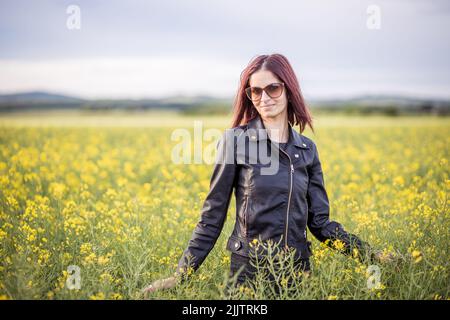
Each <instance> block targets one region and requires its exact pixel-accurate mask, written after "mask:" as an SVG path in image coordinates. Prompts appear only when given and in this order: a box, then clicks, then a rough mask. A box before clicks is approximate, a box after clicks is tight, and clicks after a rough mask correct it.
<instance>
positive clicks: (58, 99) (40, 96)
mask: <svg viewBox="0 0 450 320" xmlns="http://www.w3.org/2000/svg"><path fill="white" fill-rule="evenodd" d="M83 101H84V100H83V99H80V98H75V97H69V96H64V95H60V94H54V93H48V92H40V91H34V92H24V93H15V94H4V95H0V104H7V103H11V104H14V103H18V104H23V103H80V102H83Z"/></svg>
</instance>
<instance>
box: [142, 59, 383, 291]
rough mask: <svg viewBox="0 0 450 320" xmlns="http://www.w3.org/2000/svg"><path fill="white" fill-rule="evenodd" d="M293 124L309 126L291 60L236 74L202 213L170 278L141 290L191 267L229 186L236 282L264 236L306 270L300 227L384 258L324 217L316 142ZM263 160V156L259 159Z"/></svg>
mask: <svg viewBox="0 0 450 320" xmlns="http://www.w3.org/2000/svg"><path fill="white" fill-rule="evenodd" d="M292 125H299V127H300V133H302V132H303V131H304V130H305V128H306V126H309V127H310V128H311V130H313V125H312V118H311V115H310V112H309V110H308V108H307V106H306V105H305V102H304V99H303V96H302V94H301V91H300V87H299V83H298V80H297V77H296V75H295V73H294V71H293V69H292V67H291V65H290V63H289V62H288V60H287V59H286V57H284V56H283V55H280V54H272V55H261V56H258V57H256V58H255V59H253V60H252V61H251V62H250V64H249V65H248V66H247V67H246V68H245V70H244V71H243V72H242V74H241V83H240V87H239V90H238V93H237V96H236V100H235V105H234V117H233V125H232V129H228V130H226V132H225V134H224V136H223V137H222V139H221V143H220V148H219V150H218V158H217V162H216V164H215V167H214V171H213V174H212V177H211V184H210V190H209V193H208V195H207V197H206V199H205V202H204V205H203V209H202V212H201V218H200V221H199V222H198V224H197V226H196V228H195V230H194V232H193V234H192V238H191V240H190V241H189V244H188V246H187V248H186V250H185V251H184V253H183V256H182V257H181V259H180V260H179V263H178V269H177V271H176V272H175V275H174V276H173V277H170V278H168V279H163V280H158V281H156V282H154V283H152V284H151V285H150V286H148V287H147V288H145V289H144V292H145V293H149V292H153V291H155V290H158V289H162V288H171V287H173V286H174V285H175V284H176V283H177V281H178V279H180V278H182V279H185V278H186V277H185V276H186V275H187V272H186V271H187V269H188V267H192V269H193V270H194V271H195V270H197V269H198V267H199V266H200V265H201V263H202V262H203V261H204V259H205V258H206V256H207V255H208V253H209V252H210V250H211V249H212V248H213V246H214V244H215V242H216V240H217V238H218V237H219V234H220V232H221V230H222V227H223V224H224V221H225V219H226V215H227V211H228V206H229V202H230V197H231V194H232V191H233V189H234V190H235V196H236V223H235V226H234V230H233V233H232V235H231V236H230V238H229V240H228V243H227V249H228V250H230V251H231V252H232V254H231V275H234V274H235V273H236V272H237V271H238V269H240V268H243V272H242V273H241V274H240V276H239V277H238V278H237V280H238V282H239V283H241V282H243V281H244V280H245V279H246V278H251V277H252V276H253V275H254V271H255V269H254V267H253V266H252V265H251V264H250V257H252V256H253V257H254V256H259V255H264V254H266V252H265V251H264V250H263V251H261V250H258V249H255V248H257V247H258V246H256V245H252V244H255V243H258V241H261V242H264V241H266V240H271V241H273V242H274V243H277V244H278V246H277V248H279V249H280V250H279V251H283V250H282V249H292V250H293V251H294V252H295V258H296V265H298V266H300V268H301V269H302V270H303V271H305V272H309V270H310V266H309V257H310V255H311V250H310V242H309V241H307V228H306V227H308V229H309V230H310V231H311V233H312V234H313V235H314V236H315V237H316V238H317V239H318V240H319V241H322V242H325V241H326V240H336V239H337V240H340V241H342V243H343V245H344V250H343V252H344V253H346V254H352V253H354V252H355V251H354V249H357V250H358V252H359V256H360V257H361V258H362V259H364V257H369V258H371V259H375V260H378V261H379V260H382V259H383V256H382V255H381V254H380V253H379V252H377V253H375V252H373V250H371V249H370V246H369V245H368V244H367V243H365V242H363V241H361V240H360V239H359V238H358V237H357V236H355V235H353V234H350V233H347V232H346V231H345V230H344V228H343V227H342V225H340V224H339V223H337V222H334V221H330V220H329V203H328V197H327V193H326V190H325V187H324V181H323V174H322V169H321V164H320V160H319V154H318V151H317V148H316V145H315V144H314V142H313V141H312V140H310V139H308V138H306V137H305V136H303V135H301V134H299V133H297V131H295V130H294V129H293V127H292ZM255 150H257V151H256V152H255ZM260 150H265V151H267V152H260ZM267 158H270V159H269V160H270V161H263V160H267ZM255 239H257V240H258V241H257V240H255ZM326 243H331V242H330V241H326ZM180 276H183V277H180Z"/></svg>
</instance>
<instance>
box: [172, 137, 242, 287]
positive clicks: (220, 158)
mask: <svg viewBox="0 0 450 320" xmlns="http://www.w3.org/2000/svg"><path fill="white" fill-rule="evenodd" d="M235 147H236V146H235V136H234V131H233V130H232V129H227V130H225V133H224V134H223V136H222V138H221V139H220V140H219V142H218V145H217V155H216V160H215V164H214V170H213V173H212V176H211V180H210V188H209V192H208V194H207V196H206V199H205V201H204V204H203V207H202V210H201V216H200V220H199V221H198V223H197V225H196V227H195V229H194V231H193V233H192V236H191V239H190V240H189V243H188V246H187V248H186V249H185V250H184V252H183V254H182V256H181V258H180V260H179V262H178V267H177V271H176V272H175V274H176V275H181V276H182V277H181V279H182V280H186V278H187V277H188V275H189V272H187V271H188V269H189V268H192V271H196V270H197V269H198V268H199V267H200V265H201V264H202V263H203V261H204V260H205V258H206V256H207V255H208V254H209V252H210V251H211V249H212V248H213V247H214V245H215V243H216V241H217V239H218V237H219V235H220V232H221V231H222V228H223V225H224V223H225V220H226V217H227V212H228V207H229V204H230V199H231V194H232V191H233V187H234V183H235V177H236V159H235V153H234V151H235Z"/></svg>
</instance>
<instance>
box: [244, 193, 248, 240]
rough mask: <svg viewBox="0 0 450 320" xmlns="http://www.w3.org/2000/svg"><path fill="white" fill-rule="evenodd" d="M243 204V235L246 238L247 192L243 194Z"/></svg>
mask: <svg viewBox="0 0 450 320" xmlns="http://www.w3.org/2000/svg"><path fill="white" fill-rule="evenodd" d="M244 200H245V206H244V237H245V238H247V208H248V194H246V195H245V198H244Z"/></svg>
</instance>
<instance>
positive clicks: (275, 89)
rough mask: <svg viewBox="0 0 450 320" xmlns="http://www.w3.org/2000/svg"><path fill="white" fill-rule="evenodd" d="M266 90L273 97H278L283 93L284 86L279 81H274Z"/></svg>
mask: <svg viewBox="0 0 450 320" xmlns="http://www.w3.org/2000/svg"><path fill="white" fill-rule="evenodd" d="M266 92H267V94H268V95H269V96H270V97H271V98H278V97H279V96H281V94H282V93H283V86H282V85H281V84H279V83H273V84H271V85H268V86H267V87H266Z"/></svg>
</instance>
